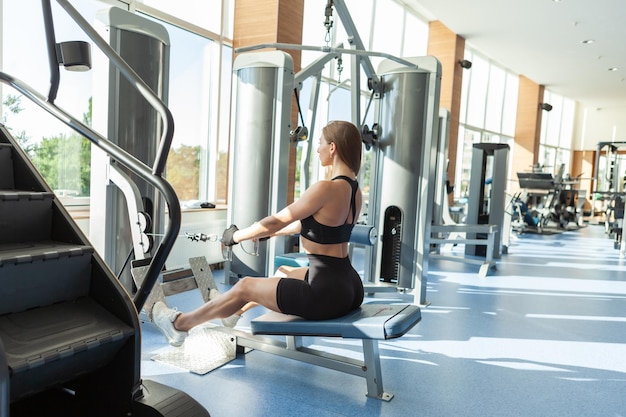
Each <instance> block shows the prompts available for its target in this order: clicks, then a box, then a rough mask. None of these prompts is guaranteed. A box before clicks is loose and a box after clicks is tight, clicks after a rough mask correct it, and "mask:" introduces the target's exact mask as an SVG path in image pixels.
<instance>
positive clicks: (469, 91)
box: [454, 48, 519, 198]
mask: <svg viewBox="0 0 626 417" xmlns="http://www.w3.org/2000/svg"><path fill="white" fill-rule="evenodd" d="M465 59H468V60H470V61H472V68H471V69H470V70H468V71H465V72H464V74H463V86H462V89H461V110H460V117H459V140H458V149H457V159H456V164H457V165H456V178H455V186H454V196H455V197H456V198H461V197H466V196H467V193H468V191H469V180H470V172H471V164H472V160H471V158H472V145H473V144H474V143H480V142H490V143H505V144H508V145H509V146H510V147H511V151H512V150H513V146H512V145H513V136H514V134H515V115H516V110H517V92H518V87H519V79H518V77H517V76H516V75H515V74H513V73H511V72H509V71H507V70H506V69H505V68H502V67H501V66H499V65H497V64H495V63H493V62H491V61H490V60H488V59H487V58H485V57H483V56H481V55H480V54H478V53H476V52H475V51H473V50H471V49H470V48H466V50H465ZM512 157H513V155H512V153H509V160H510V159H511V158H512ZM509 166H511V164H509Z"/></svg>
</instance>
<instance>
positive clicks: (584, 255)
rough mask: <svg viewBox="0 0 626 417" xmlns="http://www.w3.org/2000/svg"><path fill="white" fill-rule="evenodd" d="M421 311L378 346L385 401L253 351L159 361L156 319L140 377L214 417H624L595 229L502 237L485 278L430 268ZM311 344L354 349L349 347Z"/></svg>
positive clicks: (186, 300) (612, 295)
mask: <svg viewBox="0 0 626 417" xmlns="http://www.w3.org/2000/svg"><path fill="white" fill-rule="evenodd" d="M455 251H457V252H458V254H459V255H461V254H462V253H463V247H462V246H461V247H459V248H455ZM359 260H360V262H361V263H362V262H363V261H362V257H361V259H359V257H358V256H357V254H356V253H355V258H354V262H355V265H357V267H358V262H359ZM220 273H221V271H216V272H215V273H214V275H215V279H216V281H217V282H218V284H219V283H220V282H221V281H222V279H223V278H222V276H221V275H220ZM223 289H225V288H223ZM190 293H193V292H189V293H185V294H178V295H176V296H172V297H168V304H170V305H175V306H177V307H178V308H179V309H181V310H183V311H185V310H188V309H191V308H193V307H195V306H196V305H197V304H198V303H199V302H201V301H199V300H201V298H200V296H199V294H195V295H194V294H190ZM378 297H381V295H380V294H379V295H378ZM427 301H428V302H429V303H430V305H429V306H428V307H424V308H423V309H422V321H421V323H419V324H418V325H417V326H416V327H415V328H413V329H412V330H411V331H410V332H409V333H407V334H406V335H405V336H404V337H402V338H400V339H395V340H390V341H380V342H379V345H380V355H381V365H382V373H383V382H384V388H385V391H388V392H391V393H393V394H394V395H395V396H394V398H393V399H392V400H391V401H390V402H384V401H379V400H376V399H372V398H368V397H366V396H365V392H366V388H365V380H364V379H363V378H360V377H357V376H352V375H347V374H343V373H340V372H337V371H333V370H329V369H325V368H320V367H316V366H313V365H308V364H305V363H301V362H297V361H294V360H291V359H287V358H282V357H278V356H274V355H271V354H269V353H265V352H260V351H251V352H249V353H247V354H245V355H243V354H239V355H238V356H237V358H236V359H235V360H233V361H231V362H229V363H227V364H226V365H224V366H222V367H220V368H218V369H215V370H213V371H211V372H210V373H208V374H206V375H197V374H193V373H190V372H188V371H186V370H183V369H180V368H177V367H173V366H170V365H164V364H161V363H158V362H155V361H153V360H151V357H152V356H154V354H155V353H156V352H159V351H162V350H163V349H167V348H168V345H167V343H166V342H165V339H164V338H163V337H162V336H161V334H160V333H159V332H158V330H156V328H155V327H154V326H153V325H152V324H151V323H144V325H143V361H142V374H143V377H144V378H145V379H151V380H155V381H158V382H161V383H164V384H167V385H170V386H172V387H175V388H178V389H181V390H183V391H185V392H187V393H188V394H189V395H191V396H192V397H194V398H195V399H196V400H198V401H199V402H200V403H201V404H203V405H204V406H205V407H206V409H207V410H208V411H209V413H210V414H211V416H213V417H239V416H246V417H249V416H255V417H257V416H271V417H278V416H299V417H305V416H315V417H325V416H328V417H330V416H335V417H336V416H359V417H365V416H419V417H439V416H441V417H450V416H464V417H470V416H499V417H505V416H520V417H521V416H524V417H528V416H541V417H548V416H558V417H562V416H610V417H617V416H626V396H625V395H624V393H625V392H626V260H625V259H621V258H620V256H619V251H618V250H616V249H614V248H613V240H612V239H611V238H609V237H608V236H607V235H606V234H605V232H604V227H603V226H601V225H600V226H599V225H586V226H584V227H582V228H580V229H575V230H568V231H564V232H562V233H555V234H543V235H538V234H532V233H525V234H522V235H521V236H514V237H511V242H510V245H509V246H508V254H505V255H502V257H501V259H499V260H498V265H497V269H496V270H492V271H490V273H489V274H488V276H487V277H486V278H480V277H479V276H478V267H477V266H476V265H470V264H466V263H461V262H453V261H441V260H437V261H435V260H431V261H430V267H429V277H428V290H427ZM256 310H257V311H254V310H253V311H251V312H248V313H246V314H247V316H244V318H243V319H242V320H241V321H240V322H239V324H238V326H237V327H238V328H241V329H245V328H246V327H247V326H248V323H249V320H250V318H251V317H253V316H254V315H257V314H261V313H263V311H262V309H260V308H259V309H256ZM311 342H312V343H315V344H316V345H318V346H327V347H328V348H329V349H332V350H333V351H337V352H340V353H342V354H344V353H346V352H347V354H348V355H350V354H356V353H355V352H358V351H360V344H359V343H358V342H354V341H349V340H337V339H328V338H326V339H324V338H316V339H313V340H311Z"/></svg>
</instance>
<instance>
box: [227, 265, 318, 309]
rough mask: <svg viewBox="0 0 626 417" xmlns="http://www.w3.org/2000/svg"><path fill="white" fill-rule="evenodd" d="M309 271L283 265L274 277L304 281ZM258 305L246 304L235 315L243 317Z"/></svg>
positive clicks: (253, 303) (304, 268)
mask: <svg viewBox="0 0 626 417" xmlns="http://www.w3.org/2000/svg"><path fill="white" fill-rule="evenodd" d="M308 270H309V268H308V267H306V266H304V267H296V266H286V265H283V266H279V267H278V269H277V270H276V273H275V274H274V277H278V278H287V277H289V278H295V279H304V277H305V276H306V273H307V271H308ZM258 305H259V304H258V303H255V302H252V301H250V302H248V303H246V304H245V305H244V306H243V307H241V308H240V309H239V310H237V311H236V312H235V315H237V316H242V315H243V313H245V312H246V311H249V310H251V309H253V308H254V307H256V306H258Z"/></svg>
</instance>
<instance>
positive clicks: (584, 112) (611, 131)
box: [572, 103, 626, 151]
mask: <svg viewBox="0 0 626 417" xmlns="http://www.w3.org/2000/svg"><path fill="white" fill-rule="evenodd" d="M598 142H626V107H621V108H619V107H616V108H610V109H609V108H606V109H599V108H595V107H589V106H584V105H582V104H580V103H578V105H577V106H576V119H575V122H574V140H573V146H572V148H573V149H574V150H587V151H592V150H596V148H597V144H598Z"/></svg>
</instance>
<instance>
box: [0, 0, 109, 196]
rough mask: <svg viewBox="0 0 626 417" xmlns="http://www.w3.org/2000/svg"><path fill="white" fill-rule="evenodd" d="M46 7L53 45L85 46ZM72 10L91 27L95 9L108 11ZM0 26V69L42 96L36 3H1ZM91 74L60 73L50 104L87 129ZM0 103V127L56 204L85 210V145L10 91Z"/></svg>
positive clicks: (66, 20) (86, 6) (46, 84)
mask: <svg viewBox="0 0 626 417" xmlns="http://www.w3.org/2000/svg"><path fill="white" fill-rule="evenodd" d="M51 6H52V14H53V20H54V28H55V35H56V41H57V42H64V41H69V40H82V41H86V42H89V43H91V40H90V39H89V37H88V36H87V35H86V34H85V33H84V32H83V31H82V29H80V28H79V26H78V25H77V24H76V23H75V22H74V21H73V20H72V19H71V18H70V17H69V15H68V14H67V13H66V12H65V11H64V10H63V9H62V8H61V7H60V6H59V5H58V4H57V3H56V2H52V3H51ZM74 7H75V8H76V9H77V10H78V12H79V13H80V14H81V15H82V16H83V17H84V18H85V19H86V20H87V21H88V22H93V21H94V20H95V17H96V14H97V12H98V11H99V10H103V9H106V8H109V7H111V6H110V4H105V3H103V2H101V1H96V0H89V1H82V2H78V4H75V5H74ZM1 24H2V31H3V33H2V36H3V45H2V61H3V64H2V70H3V71H4V72H6V73H8V74H10V75H12V76H14V77H16V78H18V79H20V80H21V81H22V82H24V83H26V84H27V85H29V86H30V87H31V88H33V89H35V90H37V91H38V92H40V93H41V94H43V95H47V94H48V91H49V89H50V72H49V70H48V54H47V52H46V42H45V39H46V38H45V35H44V26H43V24H42V11H41V2H39V3H34V2H17V1H5V2H3V12H2V22H1ZM20 33H22V34H23V33H28V36H15V34H20ZM24 51H29V52H28V53H24ZM97 53H99V52H98V50H97V48H96V47H92V55H93V54H97ZM92 74H93V73H92V72H72V71H65V70H64V69H62V68H61V70H60V74H59V75H60V85H59V90H58V95H57V98H56V100H55V104H56V105H57V106H58V107H60V108H62V109H64V110H65V111H66V112H68V113H69V114H70V115H72V116H73V117H74V118H75V119H77V120H79V121H81V122H83V123H85V124H87V125H91V120H92V114H91V111H92V107H91V97H92V92H93V88H92V84H93V82H92ZM2 103H3V104H4V105H3V107H2V115H1V116H2V121H3V123H5V124H6V126H7V128H8V130H9V131H10V132H11V134H12V135H13V136H14V138H15V139H16V140H18V141H19V142H20V144H21V145H22V147H23V148H24V150H26V151H27V153H28V154H29V155H30V157H31V159H32V161H33V163H34V164H35V166H37V168H38V169H39V171H40V172H41V174H42V175H43V176H44V178H45V179H46V181H47V182H48V184H49V185H50V186H51V187H52V189H53V190H55V191H56V192H57V194H58V195H59V196H60V197H61V198H60V200H61V201H62V202H63V203H64V204H66V206H86V205H88V204H89V196H90V193H91V188H90V175H91V171H90V169H91V163H90V162H91V157H90V155H91V145H90V142H89V141H87V139H84V138H83V137H82V136H81V135H79V134H78V133H76V132H75V131H74V130H72V129H71V128H69V127H68V126H66V125H65V124H64V123H61V122H59V121H57V120H56V119H55V118H54V117H53V116H51V115H50V114H48V113H47V112H45V111H44V110H42V109H41V108H40V107H39V106H37V105H36V104H34V103H32V102H31V101H30V100H28V99H27V98H25V97H22V96H21V95H20V94H19V93H18V92H17V91H16V90H14V89H12V88H10V87H5V86H3V88H2Z"/></svg>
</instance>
